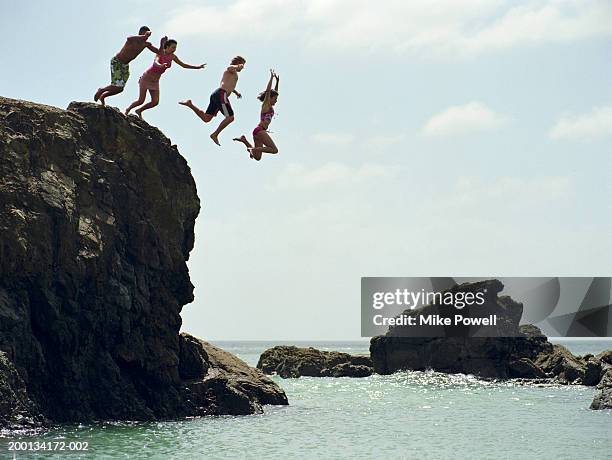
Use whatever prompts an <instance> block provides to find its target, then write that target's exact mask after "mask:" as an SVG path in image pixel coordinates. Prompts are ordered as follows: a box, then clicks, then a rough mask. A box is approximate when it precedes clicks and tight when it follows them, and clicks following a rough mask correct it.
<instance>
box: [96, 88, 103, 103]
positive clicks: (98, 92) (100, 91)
mask: <svg viewBox="0 0 612 460" xmlns="http://www.w3.org/2000/svg"><path fill="white" fill-rule="evenodd" d="M102 93H103V91H102V88H98V91H96V94H95V95H94V101H96V102H98V99H100V95H101V94H102Z"/></svg>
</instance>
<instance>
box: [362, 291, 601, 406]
mask: <svg viewBox="0 0 612 460" xmlns="http://www.w3.org/2000/svg"><path fill="white" fill-rule="evenodd" d="M483 286H484V287H486V290H487V292H488V294H489V298H488V299H487V302H488V303H489V304H490V305H491V306H490V309H491V311H493V310H495V312H496V313H497V314H498V316H500V320H501V323H502V324H504V326H503V327H504V328H505V332H506V333H509V334H513V335H516V337H503V336H502V337H464V336H451V337H436V336H432V337H404V336H403V335H404V334H403V333H404V332H407V331H402V329H401V328H402V327H404V326H396V327H393V328H390V329H389V332H388V333H387V334H385V335H384V336H377V337H373V338H372V339H371V341H370V355H371V357H372V362H373V365H374V370H375V371H376V372H377V373H379V374H390V373H393V372H395V371H398V370H402V369H405V370H426V369H433V370H435V371H439V372H447V373H464V374H473V375H476V376H479V377H483V378H493V379H511V378H520V379H531V380H534V379H540V380H541V379H546V380H547V381H550V382H555V383H560V384H583V385H589V386H594V385H598V384H599V383H600V382H602V378H603V376H604V374H606V372H610V371H609V369H610V368H612V358H610V356H611V355H610V354H611V353H612V352H610V351H608V352H605V353H601V354H600V355H597V356H593V355H587V356H584V357H579V356H574V355H573V354H572V353H571V352H570V351H569V350H568V349H567V348H565V347H563V346H561V345H556V344H552V343H550V342H549V341H548V339H547V338H546V337H545V336H544V335H542V333H541V331H540V330H539V329H538V328H537V327H535V326H533V325H523V326H520V327H519V326H518V322H519V320H520V317H521V313H522V305H521V304H520V303H517V302H515V301H514V300H512V299H511V298H509V297H507V296H505V297H498V293H499V292H501V291H502V289H503V285H502V284H501V283H500V282H499V281H498V280H489V281H481V282H477V283H465V284H461V285H457V286H454V287H453V288H451V289H450V290H451V291H452V292H472V293H475V292H479V291H482V289H483ZM491 295H492V296H491ZM431 311H438V310H437V307H435V306H431V305H430V306H425V307H423V308H422V309H419V310H411V311H407V312H405V313H406V314H409V315H418V314H423V313H427V312H431ZM515 328H516V330H515ZM453 332H457V330H456V328H454V329H451V333H453ZM459 332H464V331H459ZM406 335H407V334H406ZM607 388H608V386H606V385H605V384H604V385H603V388H602V390H601V397H600V401H601V402H598V403H597V404H594V405H595V406H598V407H600V406H602V405H603V406H605V405H606V401H607V400H606V397H607V396H606V395H609V392H608V390H607ZM594 408H595V407H594Z"/></svg>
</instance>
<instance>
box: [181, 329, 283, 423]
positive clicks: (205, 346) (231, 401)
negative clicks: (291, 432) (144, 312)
mask: <svg viewBox="0 0 612 460" xmlns="http://www.w3.org/2000/svg"><path fill="white" fill-rule="evenodd" d="M185 354H188V355H190V356H191V357H190V358H189V359H187V360H186V362H188V363H190V365H189V366H186V367H187V369H188V372H189V375H183V378H184V379H185V382H184V383H185V387H186V390H187V394H188V401H189V403H190V405H191V408H190V413H192V414H194V415H237V414H240V415H243V414H244V415H246V414H253V413H256V412H261V409H262V407H261V406H262V405H265V404H274V405H286V404H288V401H287V396H286V395H285V393H284V392H283V390H281V389H280V388H279V387H278V385H276V384H275V383H274V382H273V381H272V380H270V379H269V378H268V377H266V376H265V375H264V374H263V373H262V372H261V371H260V370H258V369H255V368H253V367H251V366H249V365H248V364H246V363H245V362H244V361H242V360H241V359H239V358H237V357H236V356H234V355H232V354H231V353H228V352H227V351H224V350H222V349H221V348H218V347H215V346H214V345H211V344H210V343H208V342H204V341H203V340H199V339H197V338H195V337H193V336H191V335H189V334H185V333H182V334H181V358H182V357H183V356H184V355H185ZM181 363H183V360H182V359H181ZM196 370H198V372H196Z"/></svg>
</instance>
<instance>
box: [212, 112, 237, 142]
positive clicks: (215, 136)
mask: <svg viewBox="0 0 612 460" xmlns="http://www.w3.org/2000/svg"><path fill="white" fill-rule="evenodd" d="M232 121H234V117H233V116H230V117H225V119H224V120H223V121H222V122H221V123H219V127H218V128H217V129H216V130H215V132H214V133H212V134H211V135H210V138H211V139H212V140H213V142H214V143H215V144H217V145H221V144H219V134H221V131H223V130H224V129H225V128H226V127H227V125H229V124H230V123H231V122H232Z"/></svg>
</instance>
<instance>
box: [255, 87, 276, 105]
mask: <svg viewBox="0 0 612 460" xmlns="http://www.w3.org/2000/svg"><path fill="white" fill-rule="evenodd" d="M274 96H278V91H276V90H275V89H271V90H270V97H271V98H272V97H274ZM265 98H266V92H265V91H262V92H261V93H259V96H257V99H259V100H260V101H261V102H263V101H264V99H265Z"/></svg>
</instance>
